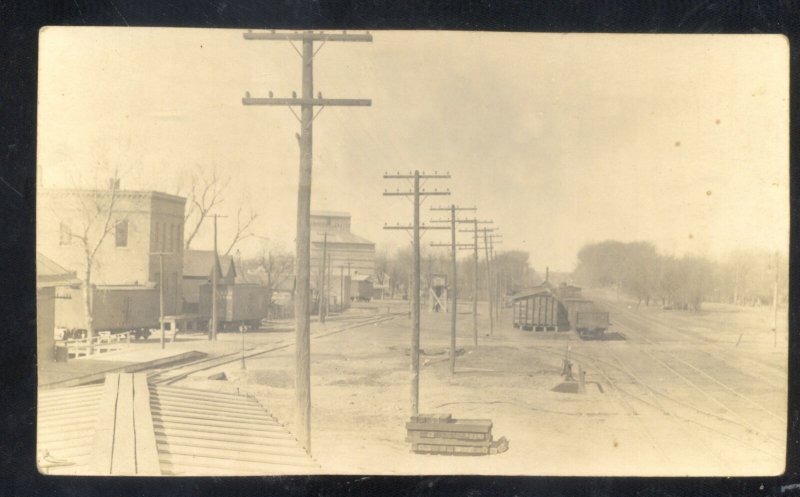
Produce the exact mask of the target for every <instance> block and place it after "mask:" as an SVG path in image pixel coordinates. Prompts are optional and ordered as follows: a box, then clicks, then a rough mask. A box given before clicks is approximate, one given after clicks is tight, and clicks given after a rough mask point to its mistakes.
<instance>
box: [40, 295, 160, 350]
mask: <svg viewBox="0 0 800 497" xmlns="http://www.w3.org/2000/svg"><path fill="white" fill-rule="evenodd" d="M93 291H94V293H93V295H92V303H93V309H92V311H93V317H94V328H95V331H98V332H99V331H110V332H121V331H135V332H136V336H140V335H141V336H144V337H147V336H149V335H150V329H152V328H158V327H159V316H160V307H159V300H158V289H157V288H150V287H144V286H97V287H95V288H94V290H93ZM55 325H56V328H57V329H61V330H85V329H86V314H85V310H84V302H83V289H82V288H80V287H77V286H76V287H60V288H58V289H57V290H56V305H55Z"/></svg>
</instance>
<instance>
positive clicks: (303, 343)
mask: <svg viewBox="0 0 800 497" xmlns="http://www.w3.org/2000/svg"><path fill="white" fill-rule="evenodd" d="M244 39H245V40H282V41H288V42H289V43H291V44H292V48H294V50H295V51H296V52H297V53H298V55H300V57H301V58H302V60H303V62H302V68H303V87H302V95H301V97H300V98H297V96H296V94H294V93H293V94H292V97H291V98H272V92H270V94H269V97H268V98H252V97H250V93H249V92H247V93H245V97H244V98H243V99H242V104H244V105H273V106H275V105H278V106H288V107H289V109H290V110H291V111H292V113H293V114H295V112H294V109H292V106H298V105H299V106H300V117H299V118H298V120H299V121H300V134H299V135H297V139H298V142H299V145H300V174H299V184H298V193H297V237H296V240H295V244H296V245H295V246H296V254H295V258H296V260H297V267H296V271H297V272H296V279H295V284H296V300H295V322H296V326H295V344H296V345H295V419H296V425H297V439H298V441H299V442H300V443H301V444H302V445H303V447H304V448H305V449H306V451H307V452H308V453H309V454H310V453H311V334H310V331H311V330H310V313H309V310H310V305H309V304H310V303H309V301H310V292H311V289H310V280H311V228H310V225H311V219H310V214H311V166H312V149H313V147H312V123H313V121H314V119H315V117H316V115H315V114H314V107H319V109H320V111H321V110H322V109H324V108H325V107H328V106H369V105H372V101H371V100H368V99H325V98H322V94H321V93H318V94H317V97H316V98H314V69H313V61H314V57H315V56H316V54H317V52H318V51H319V49H320V48H322V46H324V44H325V43H327V42H329V41H345V42H347V41H353V42H355V41H358V42H371V41H372V35H371V34H369V33H366V34H347V33H345V32H342V33H341V34H334V33H322V32H319V33H314V32H311V31H304V32H294V33H276V32H275V31H271V32H258V33H254V32H252V31H248V32H246V33H244ZM294 41H302V42H303V48H302V52H301V51H300V50H298V49H297V47H296V46H295V45H294V43H293V42H294ZM315 41H319V42H322V43H321V44H320V45H319V47H318V48H317V50H316V51H315V50H314V42H315ZM318 114H319V113H317V115H318ZM295 117H297V114H295Z"/></svg>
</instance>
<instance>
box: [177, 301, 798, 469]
mask: <svg viewBox="0 0 800 497" xmlns="http://www.w3.org/2000/svg"><path fill="white" fill-rule="evenodd" d="M591 296H592V297H593V298H595V299H596V300H597V301H598V302H600V303H601V304H602V305H603V306H605V307H606V308H607V309H608V310H609V311H610V312H611V321H612V327H611V329H610V330H609V333H608V336H607V338H606V339H605V340H595V341H585V340H580V339H579V338H578V337H577V336H576V335H575V334H574V332H571V331H569V332H528V331H521V330H517V329H515V328H513V327H512V326H511V315H510V310H509V309H504V311H503V313H502V316H501V318H500V322H499V323H496V324H495V329H494V333H493V335H492V336H487V334H488V329H489V326H488V316H487V312H486V309H485V308H484V307H483V306H482V307H481V315H480V317H479V329H480V334H479V346H478V347H477V348H475V347H473V345H472V343H473V338H472V316H471V315H470V314H469V309H468V306H467V305H465V306H464V308H463V310H462V311H460V312H459V315H458V347H459V348H463V349H464V353H463V355H461V356H459V357H458V359H457V363H456V373H455V375H453V376H451V375H450V373H449V367H448V360H447V351H448V347H449V319H450V315H449V314H445V313H441V314H434V313H430V312H426V311H423V313H422V337H421V347H422V349H423V353H422V355H421V359H420V360H421V364H422V371H421V378H420V412H424V413H428V412H431V413H451V414H452V415H453V417H455V418H488V419H491V420H492V422H493V430H492V433H493V435H494V437H495V438H496V439H497V438H499V437H501V436H504V437H506V438H507V439H508V440H509V449H508V451H507V452H505V453H502V454H498V455H491V456H434V455H416V454H413V453H411V452H410V446H409V444H408V443H406V442H405V441H404V439H405V436H406V433H405V422H406V421H407V420H408V416H409V413H410V387H409V384H410V381H409V379H410V375H409V363H410V359H409V356H408V355H407V354H408V347H409V344H410V326H411V321H410V319H408V316H407V314H403V315H398V316H396V317H395V318H394V319H391V320H387V321H385V322H382V323H378V324H372V325H369V326H360V327H354V328H351V329H346V330H343V331H340V332H336V331H337V330H340V329H342V328H343V325H344V324H346V323H347V322H355V321H353V320H357V319H359V318H363V317H365V316H370V315H382V314H386V313H387V312H389V311H391V312H397V311H400V312H402V311H404V310H407V309H408V303H405V302H381V303H377V304H376V303H372V304H370V305H365V306H363V307H362V308H358V309H352V310H350V311H348V312H347V313H346V314H345V315H343V316H340V317H338V318H337V317H334V316H332V317H331V319H329V321H328V322H327V323H326V324H319V323H314V324H313V326H312V366H311V367H312V392H311V394H312V454H313V456H314V458H315V459H316V460H317V461H318V462H319V463H320V465H321V466H322V468H323V471H324V472H327V473H345V474H497V475H768V474H779V473H781V472H782V471H783V467H784V452H785V445H786V441H785V432H786V396H787V350H788V347H787V324H786V316H785V314H786V312H785V309H784V310H783V311H782V312H781V314H782V316H781V318H782V321H781V322H779V326H778V328H779V329H778V333H777V335H776V337H777V340H775V338H774V336H773V333H772V312H771V309H768V308H743V307H734V306H726V305H714V304H707V305H705V306H704V309H703V311H701V312H697V313H691V312H687V311H667V310H662V309H661V308H660V307H657V306H650V307H646V306H644V305H642V306H639V307H638V308H637V307H636V305H635V302H631V301H626V300H617V299H616V296H614V295H612V294H610V293H604V292H595V293H594V294H592V295H591ZM293 337H294V334H293V332H292V331H291V330H288V329H285V330H282V331H273V332H256V333H248V334H246V337H245V339H246V343H247V346H248V347H262V346H266V345H268V344H269V345H275V344H286V343H291V342H292V341H293ZM220 340H221V342H222V343H220V345H221V346H223V347H224V348H226V349H230V350H235V345H236V344H237V341H238V340H240V337H239V336H238V334H224V335H221V338H220ZM567 347H569V348H570V354H571V357H572V360H573V361H574V362H575V363H576V367H577V366H578V365H580V367H581V369H583V370H585V371H586V391H585V393H583V394H573V393H560V392H554V391H552V388H553V387H555V386H557V385H558V384H559V383H561V382H562V381H563V378H562V377H561V376H560V372H561V366H562V359H563V357H564V355H565V353H566V350H567ZM293 354H294V350H293V346H289V347H287V348H284V349H282V350H276V351H274V352H271V353H268V354H264V355H261V356H258V357H253V358H250V359H247V361H246V369H245V370H241V368H240V364H239V362H235V363H230V364H227V365H224V366H220V367H217V368H215V369H209V370H206V371H203V372H200V373H197V374H194V375H192V376H189V377H188V378H186V379H185V380H183V381H181V382H180V384H181V385H183V386H191V387H196V388H211V389H219V390H228V391H230V390H237V389H238V390H240V391H245V392H248V393H250V394H253V395H256V396H257V398H258V399H259V400H260V401H261V403H262V405H263V406H264V407H265V408H267V409H268V410H269V411H270V412H271V413H272V414H273V415H274V416H275V417H276V418H277V419H278V420H280V421H281V422H283V423H284V424H286V425H287V427H288V428H289V429H290V430H293V428H294V426H293V423H294V418H293V401H294V388H293V371H294V369H293V368H294V360H293ZM219 372H225V373H226V376H227V381H218V380H209V379H208V377H209V376H210V375H212V374H215V373H219Z"/></svg>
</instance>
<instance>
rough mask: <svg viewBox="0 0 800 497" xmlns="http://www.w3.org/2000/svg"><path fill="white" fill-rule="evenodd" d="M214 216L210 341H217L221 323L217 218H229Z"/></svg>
mask: <svg viewBox="0 0 800 497" xmlns="http://www.w3.org/2000/svg"><path fill="white" fill-rule="evenodd" d="M213 216H214V268H213V270H212V275H211V335H210V336H209V339H210V340H216V339H217V326H218V323H219V316H218V313H219V310H218V309H217V307H218V304H217V299H218V295H217V292H218V288H217V287H218V286H219V275H218V274H217V273H218V270H219V271H221V269H222V268H221V267H220V262H219V253H218V252H217V218H218V217H228V216H220V215H219V214H213Z"/></svg>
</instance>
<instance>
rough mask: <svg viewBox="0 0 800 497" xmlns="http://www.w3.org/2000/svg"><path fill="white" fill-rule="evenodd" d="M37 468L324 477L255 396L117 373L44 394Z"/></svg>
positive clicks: (80, 472)
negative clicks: (156, 382)
mask: <svg viewBox="0 0 800 497" xmlns="http://www.w3.org/2000/svg"><path fill="white" fill-rule="evenodd" d="M37 414H38V417H37V419H38V424H37V435H38V436H37V437H36V452H37V465H38V467H39V469H40V471H42V472H43V473H46V474H70V475H142V476H145V475H156V476H157V475H174V476H178V475H180V476H186V475H196V476H233V475H280V474H308V473H317V472H319V465H318V464H317V462H316V461H314V460H313V459H312V458H311V457H310V456H309V455H308V454H307V453H306V451H305V450H303V449H302V448H301V447H300V445H299V443H298V442H297V440H296V439H295V437H294V436H293V435H292V434H291V433H289V431H288V430H287V429H286V428H285V427H284V426H283V425H282V424H280V423H279V422H278V421H277V420H276V419H275V418H273V417H272V415H271V414H270V413H269V412H268V411H267V410H265V409H264V408H263V407H262V406H261V404H260V403H259V402H258V400H256V399H255V398H254V397H251V396H247V395H239V394H234V393H224V392H216V391H210V390H197V389H192V388H183V387H176V386H166V385H152V384H148V383H147V378H146V374H144V373H136V374H109V375H107V376H106V379H105V383H104V384H103V385H93V386H88V387H73V388H60V389H53V390H40V391H39V402H38V413H37Z"/></svg>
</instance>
